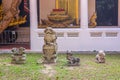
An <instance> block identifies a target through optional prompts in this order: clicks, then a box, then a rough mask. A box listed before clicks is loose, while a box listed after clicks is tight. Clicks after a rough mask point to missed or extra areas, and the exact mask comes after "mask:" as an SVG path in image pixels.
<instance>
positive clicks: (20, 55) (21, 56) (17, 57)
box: [11, 47, 26, 64]
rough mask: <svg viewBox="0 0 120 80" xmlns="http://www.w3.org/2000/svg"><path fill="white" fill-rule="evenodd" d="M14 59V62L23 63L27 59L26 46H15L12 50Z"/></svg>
mask: <svg viewBox="0 0 120 80" xmlns="http://www.w3.org/2000/svg"><path fill="white" fill-rule="evenodd" d="M11 51H12V53H13V54H12V56H11V57H12V61H11V63H13V64H23V63H25V61H26V54H25V52H24V51H25V48H23V47H20V48H13V49H12V50H11Z"/></svg>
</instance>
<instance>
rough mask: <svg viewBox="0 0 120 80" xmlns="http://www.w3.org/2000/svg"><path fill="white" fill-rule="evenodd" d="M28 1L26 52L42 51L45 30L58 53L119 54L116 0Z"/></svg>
mask: <svg viewBox="0 0 120 80" xmlns="http://www.w3.org/2000/svg"><path fill="white" fill-rule="evenodd" d="M26 1H27V0H26ZM28 1H29V18H30V23H29V24H30V25H28V26H29V27H28V28H29V29H30V30H29V36H30V37H29V44H30V46H29V47H30V51H42V47H43V45H44V30H45V28H46V27H52V29H53V30H54V31H55V32H56V34H57V41H56V42H57V45H58V51H67V50H70V51H95V50H105V51H120V42H119V41H120V0H28Z"/></svg>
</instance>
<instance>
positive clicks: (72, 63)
mask: <svg viewBox="0 0 120 80" xmlns="http://www.w3.org/2000/svg"><path fill="white" fill-rule="evenodd" d="M66 54H67V56H66V59H67V60H68V63H67V64H68V66H79V65H80V58H75V57H74V56H73V54H72V53H71V52H68V51H67V53H66Z"/></svg>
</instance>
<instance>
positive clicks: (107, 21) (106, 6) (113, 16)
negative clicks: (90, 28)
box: [96, 0, 118, 26]
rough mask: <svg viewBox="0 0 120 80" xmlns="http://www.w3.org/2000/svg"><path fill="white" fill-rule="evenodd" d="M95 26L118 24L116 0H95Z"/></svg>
mask: <svg viewBox="0 0 120 80" xmlns="http://www.w3.org/2000/svg"><path fill="white" fill-rule="evenodd" d="M96 12H97V26H118V0H96Z"/></svg>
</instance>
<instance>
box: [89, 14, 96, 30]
mask: <svg viewBox="0 0 120 80" xmlns="http://www.w3.org/2000/svg"><path fill="white" fill-rule="evenodd" d="M96 19H97V14H96V12H94V13H93V15H92V16H91V18H90V22H89V27H90V28H95V27H96V25H97V22H96Z"/></svg>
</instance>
